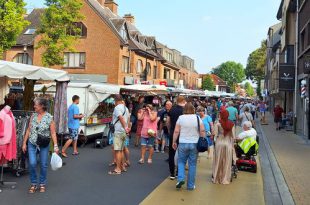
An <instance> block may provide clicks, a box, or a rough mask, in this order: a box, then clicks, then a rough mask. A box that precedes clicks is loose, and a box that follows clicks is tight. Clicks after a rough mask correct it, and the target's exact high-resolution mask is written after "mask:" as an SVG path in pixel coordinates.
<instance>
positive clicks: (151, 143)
mask: <svg viewBox="0 0 310 205" xmlns="http://www.w3.org/2000/svg"><path fill="white" fill-rule="evenodd" d="M154 144H155V137H148V138H147V137H141V145H142V146H148V147H153V146H154Z"/></svg>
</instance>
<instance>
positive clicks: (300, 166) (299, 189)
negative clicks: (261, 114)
mask: <svg viewBox="0 0 310 205" xmlns="http://www.w3.org/2000/svg"><path fill="white" fill-rule="evenodd" d="M267 119H268V122H269V125H262V126H261V127H262V130H263V131H264V134H265V136H266V137H267V139H268V141H269V144H270V146H271V148H272V151H273V153H274V155H275V157H276V160H277V162H278V164H279V167H280V169H281V171H282V173H283V176H284V178H285V181H286V183H287V186H288V187H289V189H290V192H291V194H292V196H293V199H294V201H295V203H296V204H297V205H303V204H310V194H309V190H310V177H309V174H310V163H309V157H310V144H309V143H308V142H307V141H306V140H305V139H303V138H302V137H300V136H297V135H295V134H294V133H293V132H291V131H285V130H281V131H276V129H275V123H274V122H273V119H272V116H271V115H270V114H267Z"/></svg>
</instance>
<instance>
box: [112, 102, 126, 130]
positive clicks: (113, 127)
mask: <svg viewBox="0 0 310 205" xmlns="http://www.w3.org/2000/svg"><path fill="white" fill-rule="evenodd" d="M125 113H126V107H125V106H124V113H123V114H122V116H124V115H125ZM118 121H119V118H118V119H117V120H116V121H115V122H114V123H111V124H110V126H109V128H110V132H111V133H114V132H115V125H116V123H118Z"/></svg>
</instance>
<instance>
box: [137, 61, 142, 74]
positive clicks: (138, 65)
mask: <svg viewBox="0 0 310 205" xmlns="http://www.w3.org/2000/svg"><path fill="white" fill-rule="evenodd" d="M142 70H143V64H142V60H138V61H137V68H136V71H137V73H142Z"/></svg>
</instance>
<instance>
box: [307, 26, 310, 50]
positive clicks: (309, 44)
mask: <svg viewBox="0 0 310 205" xmlns="http://www.w3.org/2000/svg"><path fill="white" fill-rule="evenodd" d="M307 46H310V23H308V43H307Z"/></svg>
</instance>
